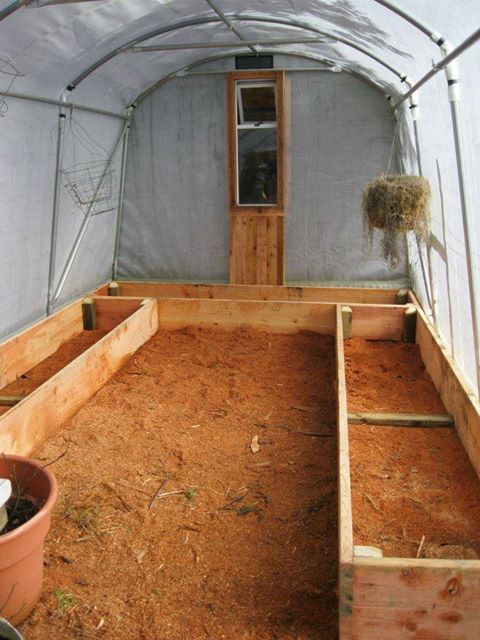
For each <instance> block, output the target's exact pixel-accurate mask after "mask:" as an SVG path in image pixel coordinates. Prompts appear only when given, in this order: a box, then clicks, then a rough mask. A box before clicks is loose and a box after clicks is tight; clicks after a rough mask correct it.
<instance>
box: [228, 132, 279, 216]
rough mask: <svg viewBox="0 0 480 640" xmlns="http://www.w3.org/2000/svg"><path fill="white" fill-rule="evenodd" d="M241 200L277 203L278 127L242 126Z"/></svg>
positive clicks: (239, 145) (239, 185) (242, 201)
mask: <svg viewBox="0 0 480 640" xmlns="http://www.w3.org/2000/svg"><path fill="white" fill-rule="evenodd" d="M238 183H239V184H238V193H239V202H238V204H258V205H262V204H263V205H266V204H276V203H277V130H276V129H239V130H238Z"/></svg>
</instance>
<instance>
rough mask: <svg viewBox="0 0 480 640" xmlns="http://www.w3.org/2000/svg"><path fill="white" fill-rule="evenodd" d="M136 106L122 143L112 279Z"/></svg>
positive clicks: (116, 259) (131, 111) (129, 108)
mask: <svg viewBox="0 0 480 640" xmlns="http://www.w3.org/2000/svg"><path fill="white" fill-rule="evenodd" d="M133 109H134V107H128V109H127V125H126V129H125V135H124V136H123V145H122V164H121V167H120V183H119V186H118V209H117V221H116V228H115V245H114V249H113V267H112V279H113V280H116V279H117V270H118V254H119V250H120V232H121V228H122V220H123V200H124V193H125V171H126V168H127V151H128V137H129V135H130V125H131V120H132V115H133Z"/></svg>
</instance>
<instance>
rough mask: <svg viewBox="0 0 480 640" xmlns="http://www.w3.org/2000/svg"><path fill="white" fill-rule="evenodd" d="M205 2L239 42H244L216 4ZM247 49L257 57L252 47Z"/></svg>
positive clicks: (206, 0)
mask: <svg viewBox="0 0 480 640" xmlns="http://www.w3.org/2000/svg"><path fill="white" fill-rule="evenodd" d="M205 2H206V3H207V4H208V6H209V7H210V8H211V9H213V10H214V11H215V13H216V14H217V16H218V17H219V18H220V20H221V21H222V22H223V23H224V24H225V25H226V26H227V27H228V28H229V29H230V31H231V32H232V33H234V34H235V35H236V36H237V38H238V39H239V40H244V38H243V36H242V34H241V33H240V31H239V30H238V29H237V28H236V27H235V26H234V25H233V24H232V21H231V20H229V18H227V16H226V15H225V14H224V13H223V11H222V10H221V9H220V7H219V6H218V5H217V3H216V2H215V1H214V0H205ZM248 48H249V49H250V51H251V52H252V53H254V54H255V55H257V50H256V49H255V47H254V46H252V45H248Z"/></svg>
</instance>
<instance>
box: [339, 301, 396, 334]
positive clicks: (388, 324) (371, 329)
mask: <svg viewBox="0 0 480 640" xmlns="http://www.w3.org/2000/svg"><path fill="white" fill-rule="evenodd" d="M350 307H351V308H352V312H353V315H352V337H353V338H366V339H367V340H402V339H403V334H404V325H405V322H404V318H405V308H404V307H395V306H386V305H361V304H351V305H350Z"/></svg>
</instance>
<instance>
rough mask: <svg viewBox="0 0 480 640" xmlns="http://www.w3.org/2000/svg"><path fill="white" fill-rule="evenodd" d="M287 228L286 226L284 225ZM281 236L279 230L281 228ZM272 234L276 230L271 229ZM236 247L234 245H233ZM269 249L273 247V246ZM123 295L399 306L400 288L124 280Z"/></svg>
mask: <svg viewBox="0 0 480 640" xmlns="http://www.w3.org/2000/svg"><path fill="white" fill-rule="evenodd" d="M281 226H282V227H283V225H281ZM276 232H277V234H278V233H280V232H279V227H277V231H276ZM270 233H273V232H272V227H270ZM231 246H232V244H231ZM269 246H273V245H270V244H269ZM119 284H120V287H121V289H120V291H121V294H122V296H137V297H140V296H144V297H152V298H211V299H223V300H228V299H231V300H289V301H294V300H298V301H303V302H335V303H345V304H349V303H357V304H384V305H393V304H395V299H396V294H397V290H396V289H364V288H360V287H320V286H319V287H315V286H305V287H292V286H259V285H242V286H239V285H238V284H235V283H233V284H188V283H179V282H155V281H152V282H133V281H127V280H125V281H120V282H119Z"/></svg>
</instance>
